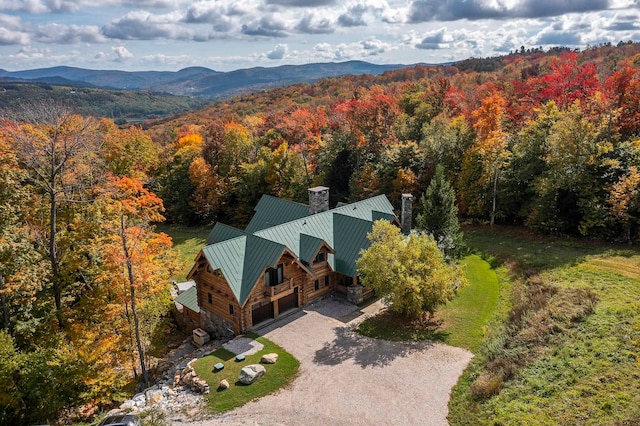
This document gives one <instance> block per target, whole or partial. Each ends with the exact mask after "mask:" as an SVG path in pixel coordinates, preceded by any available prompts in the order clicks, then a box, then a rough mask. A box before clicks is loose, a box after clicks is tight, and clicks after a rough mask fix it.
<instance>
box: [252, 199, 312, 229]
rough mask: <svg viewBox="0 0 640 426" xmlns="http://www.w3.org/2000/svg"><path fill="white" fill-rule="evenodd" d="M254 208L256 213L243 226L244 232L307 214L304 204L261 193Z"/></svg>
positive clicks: (279, 223) (307, 208) (307, 209)
mask: <svg viewBox="0 0 640 426" xmlns="http://www.w3.org/2000/svg"><path fill="white" fill-rule="evenodd" d="M254 210H255V212H256V213H255V214H254V215H253V217H252V218H251V222H249V224H248V225H247V227H246V228H245V232H246V233H248V234H253V233H255V232H257V231H261V230H263V229H265V228H269V227H271V226H276V225H281V224H283V223H286V222H289V221H292V220H295V219H300V218H301V217H305V216H309V206H307V205H306V204H302V203H296V202H295V201H289V200H283V199H281V198H277V197H273V196H271V195H263V196H262V198H260V201H258V204H257V205H256V207H255V209H254Z"/></svg>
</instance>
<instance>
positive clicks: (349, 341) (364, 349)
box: [313, 327, 435, 368]
mask: <svg viewBox="0 0 640 426" xmlns="http://www.w3.org/2000/svg"><path fill="white" fill-rule="evenodd" d="M334 331H335V333H336V338H335V339H334V340H333V341H332V342H330V343H325V345H324V347H323V348H322V349H319V350H318V351H316V353H315V356H314V358H313V362H314V363H316V364H319V365H338V364H342V363H343V362H345V361H347V360H353V361H354V362H355V363H356V364H357V365H359V366H361V367H362V368H367V367H384V366H386V365H389V364H390V363H391V362H392V361H393V360H395V359H396V358H400V357H408V356H410V355H412V354H414V353H417V352H422V351H425V350H428V349H429V348H432V347H433V346H434V345H435V344H434V342H433V341H430V340H427V341H420V342H391V341H388V340H379V339H372V338H370V337H365V336H362V335H360V334H358V333H356V332H354V331H353V330H351V329H349V328H347V327H336V328H335V329H334Z"/></svg>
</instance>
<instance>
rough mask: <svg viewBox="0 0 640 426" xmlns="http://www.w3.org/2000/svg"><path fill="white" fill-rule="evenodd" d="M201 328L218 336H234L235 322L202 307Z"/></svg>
mask: <svg viewBox="0 0 640 426" xmlns="http://www.w3.org/2000/svg"><path fill="white" fill-rule="evenodd" d="M200 328H202V329H203V330H206V331H207V333H209V334H210V335H212V336H215V337H216V338H223V337H230V338H231V337H233V335H234V332H233V324H232V323H231V322H229V321H227V320H226V319H224V318H220V317H218V316H216V315H214V314H212V313H211V312H209V311H207V310H206V309H202V308H201V309H200Z"/></svg>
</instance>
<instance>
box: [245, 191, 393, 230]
mask: <svg viewBox="0 0 640 426" xmlns="http://www.w3.org/2000/svg"><path fill="white" fill-rule="evenodd" d="M269 196H270V197H271V195H269ZM381 197H385V198H386V199H387V201H388V200H389V199H388V198H387V196H386V195H385V194H380V195H376V196H375V197H370V198H365V199H364V200H359V201H354V202H353V203H349V204H345V205H344V206H340V207H334V208H332V209H329V210H325V211H323V212H319V213H316V214H312V215H309V216H305V217H301V218H299V219H294V220H290V221H289V222H285V223H280V224H278V225H274V226H270V227H268V228H264V229H261V230H259V231H256V232H254V233H253V234H249V233H247V235H256V234H257V233H260V232H264V231H268V230H274V229H276V228H278V227H280V226H289V225H291V224H293V223H294V222H297V221H301V220H302V221H306V220H307V219H311V218H315V217H322V215H327V214H329V213H340V214H343V213H342V212H341V210H348V207H351V208H352V209H353V206H354V205H356V204H361V203H364V202H367V201H371V200H375V199H378V198H381ZM275 198H277V197H275ZM343 215H344V214H343ZM347 216H348V215H347Z"/></svg>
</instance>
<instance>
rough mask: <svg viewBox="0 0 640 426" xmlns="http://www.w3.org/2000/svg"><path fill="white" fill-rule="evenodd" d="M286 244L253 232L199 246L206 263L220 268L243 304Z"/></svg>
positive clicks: (275, 264)
mask: <svg viewBox="0 0 640 426" xmlns="http://www.w3.org/2000/svg"><path fill="white" fill-rule="evenodd" d="M285 249H286V247H285V246H284V245H282V244H278V243H276V242H273V241H269V240H266V239H264V238H260V237H257V236H255V235H243V236H241V237H236V238H232V239H230V240H225V241H221V242H219V243H217V244H212V245H209V246H206V247H204V248H203V249H202V253H203V254H204V256H205V258H206V259H207V262H209V265H210V266H211V268H213V269H219V270H220V271H221V272H222V274H223V275H224V277H225V279H226V280H227V283H228V284H229V287H230V288H231V290H232V291H233V294H234V295H235V297H236V299H237V300H238V303H240V305H244V302H245V301H246V300H247V297H248V296H249V293H251V290H253V286H254V285H255V283H256V281H257V280H258V278H260V275H261V274H262V272H263V271H264V269H265V268H266V267H272V268H273V267H275V266H277V262H278V260H279V259H280V257H281V256H282V253H283V252H284V250H285Z"/></svg>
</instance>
